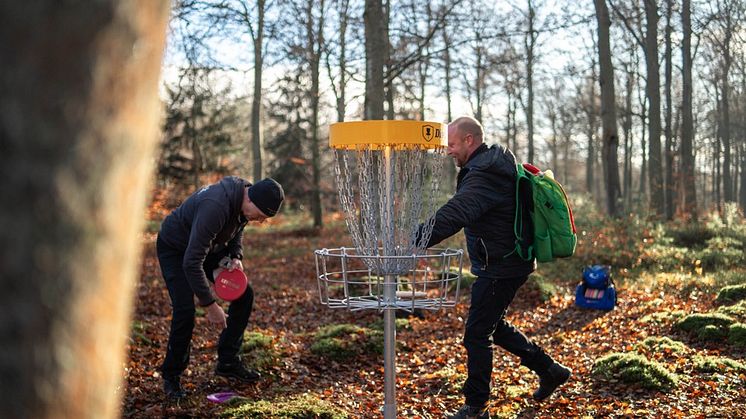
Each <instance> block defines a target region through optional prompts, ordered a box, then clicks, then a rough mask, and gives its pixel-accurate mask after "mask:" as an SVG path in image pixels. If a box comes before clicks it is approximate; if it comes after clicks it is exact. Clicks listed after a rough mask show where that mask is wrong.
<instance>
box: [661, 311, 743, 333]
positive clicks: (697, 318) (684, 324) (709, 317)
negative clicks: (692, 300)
mask: <svg viewBox="0 0 746 419" xmlns="http://www.w3.org/2000/svg"><path fill="white" fill-rule="evenodd" d="M733 322H735V320H734V319H733V318H732V317H730V316H726V315H725V314H721V313H695V314H690V315H688V316H686V317H684V318H683V319H681V320H679V321H678V322H677V323H676V327H678V328H679V329H681V330H684V331H686V332H699V330H701V329H703V328H705V326H710V325H712V326H716V327H719V328H723V329H724V328H726V327H728V326H730V325H731V324H732V323H733Z"/></svg>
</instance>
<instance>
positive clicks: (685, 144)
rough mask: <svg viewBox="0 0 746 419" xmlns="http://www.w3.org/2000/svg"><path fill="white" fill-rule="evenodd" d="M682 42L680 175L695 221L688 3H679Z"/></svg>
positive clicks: (686, 207)
mask: <svg viewBox="0 0 746 419" xmlns="http://www.w3.org/2000/svg"><path fill="white" fill-rule="evenodd" d="M681 23H682V28H683V39H682V46H681V57H682V58H681V61H682V62H681V64H682V65H681V66H682V70H681V71H682V86H681V94H682V97H681V150H680V152H681V176H682V180H683V192H684V208H683V209H684V213H686V214H688V215H689V216H690V217H691V219H692V221H695V220H697V189H696V185H695V183H696V182H695V180H696V178H695V172H694V154H693V151H694V149H693V147H692V145H693V142H694V117H693V111H692V109H693V105H692V93H693V85H692V22H691V5H690V0H683V3H682V6H681Z"/></svg>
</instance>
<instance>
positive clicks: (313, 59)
mask: <svg viewBox="0 0 746 419" xmlns="http://www.w3.org/2000/svg"><path fill="white" fill-rule="evenodd" d="M314 5H318V7H319V10H320V12H319V16H318V21H316V20H315V18H314V15H313V8H314ZM325 12H326V11H325V9H324V0H308V3H307V4H306V37H307V41H308V47H307V51H308V55H309V64H310V67H311V91H310V97H311V166H312V172H313V190H312V192H311V194H312V196H311V212H312V213H313V226H314V227H315V228H321V227H323V226H324V222H323V219H322V212H323V209H322V207H321V155H320V152H319V100H320V95H319V79H320V73H321V71H320V68H321V54H322V53H323V51H324V13H325ZM314 24H315V25H314Z"/></svg>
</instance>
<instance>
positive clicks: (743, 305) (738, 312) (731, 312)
mask: <svg viewBox="0 0 746 419" xmlns="http://www.w3.org/2000/svg"><path fill="white" fill-rule="evenodd" d="M717 312H718V313H721V314H725V315H726V316H730V317H733V318H734V319H738V320H739V321H742V322H746V300H741V301H739V302H738V304H734V305H732V306H721V307H718V309H717Z"/></svg>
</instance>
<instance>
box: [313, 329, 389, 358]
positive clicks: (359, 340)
mask: <svg viewBox="0 0 746 419" xmlns="http://www.w3.org/2000/svg"><path fill="white" fill-rule="evenodd" d="M311 352H312V353H313V354H315V355H318V356H322V357H324V358H328V359H332V360H336V361H343V360H346V359H348V358H350V357H354V356H357V355H361V354H372V353H383V332H381V331H380V330H375V329H367V328H364V327H359V326H355V325H352V324H334V325H329V326H324V327H322V328H320V329H319V330H318V331H317V332H316V333H315V334H314V339H313V343H312V344H311Z"/></svg>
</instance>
